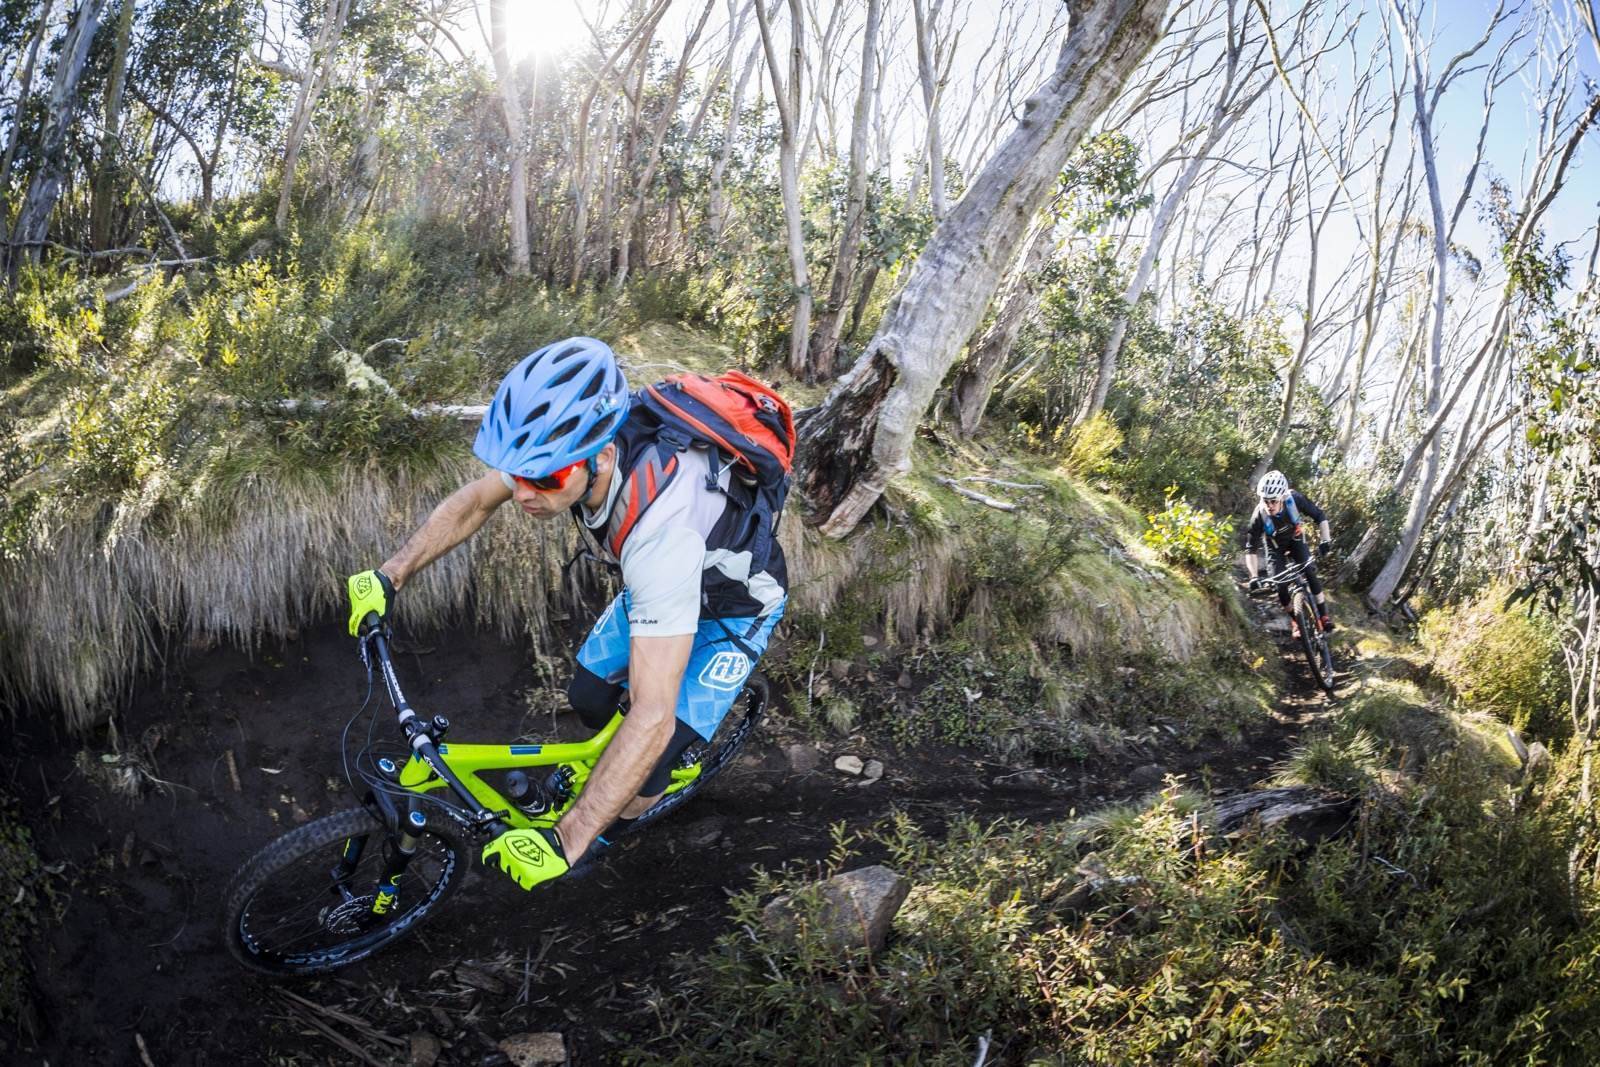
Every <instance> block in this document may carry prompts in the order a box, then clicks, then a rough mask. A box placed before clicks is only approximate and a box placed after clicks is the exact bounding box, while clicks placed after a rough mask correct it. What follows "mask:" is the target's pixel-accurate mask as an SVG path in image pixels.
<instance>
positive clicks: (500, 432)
mask: <svg viewBox="0 0 1600 1067" xmlns="http://www.w3.org/2000/svg"><path fill="white" fill-rule="evenodd" d="M627 417H628V382H627V379H625V378H624V377H623V376H622V371H621V369H619V368H618V367H617V357H616V355H615V354H614V353H613V352H612V351H611V348H610V346H609V345H607V344H606V343H605V342H604V341H597V340H595V339H594V338H593V337H569V338H567V339H566V340H565V341H557V342H556V343H555V344H551V345H545V346H544V347H543V348H541V349H539V350H538V351H537V352H535V353H533V354H532V355H530V356H528V357H527V358H525V359H524V360H523V361H522V362H521V363H518V364H517V365H516V366H515V367H513V368H512V370H511V373H510V374H508V375H506V376H505V380H504V381H502V382H501V383H500V388H498V389H496V390H495V394H494V400H492V401H491V402H490V403H489V410H488V411H486V412H485V413H484V416H483V425H482V426H479V427H478V439H477V440H476V441H474V442H473V443H472V451H473V454H474V455H476V456H477V457H478V458H479V459H481V460H483V461H484V462H485V463H487V464H488V465H489V466H491V467H493V468H494V469H496V470H501V471H505V472H506V473H507V474H514V475H520V476H521V477H523V478H543V477H544V476H545V475H547V474H550V473H552V472H553V471H558V470H560V469H561V468H563V467H569V466H571V465H572V464H574V463H577V462H578V461H580V460H585V459H589V458H590V457H592V456H593V455H594V454H595V453H596V452H599V451H600V450H601V449H602V448H604V447H605V446H606V442H607V441H610V440H611V438H612V437H614V436H616V433H617V429H618V428H619V427H620V426H621V425H622V420H623V419H625V418H627Z"/></svg>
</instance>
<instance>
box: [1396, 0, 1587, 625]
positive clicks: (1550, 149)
mask: <svg viewBox="0 0 1600 1067" xmlns="http://www.w3.org/2000/svg"><path fill="white" fill-rule="evenodd" d="M1392 2H1396V3H1397V2H1398V0H1392ZM1396 14H1397V16H1399V17H1400V21H1401V23H1402V26H1403V28H1404V31H1405V33H1406V38H1405V40H1406V48H1407V52H1408V55H1409V56H1410V58H1411V63H1412V74H1413V78H1414V82H1413V87H1412V91H1413V96H1414V103H1415V106H1414V110H1415V112H1416V124H1417V135H1418V141H1419V142H1420V144H1421V148H1422V161H1423V167H1424V175H1425V177H1426V179H1427V186H1428V199H1429V204H1430V206H1431V208H1432V211H1433V224H1434V267H1433V270H1434V278H1433V283H1434V294H1433V295H1434V300H1433V311H1432V322H1431V323H1430V326H1431V330H1432V332H1431V334H1430V338H1429V351H1428V356H1427V359H1426V362H1425V363H1424V367H1425V369H1426V370H1427V371H1428V379H1427V387H1426V406H1425V411H1426V414H1427V422H1426V424H1425V425H1424V427H1423V431H1422V434H1421V435H1420V437H1419V438H1418V440H1417V442H1416V443H1415V444H1414V445H1413V446H1412V449H1411V452H1410V454H1409V455H1408V456H1407V457H1406V460H1405V462H1404V463H1403V464H1402V466H1401V469H1400V473H1399V475H1398V476H1397V478H1396V480H1395V492H1396V493H1399V492H1403V491H1405V490H1406V489H1407V488H1408V487H1410V488H1411V490H1412V492H1411V499H1410V503H1409V505H1408V507H1407V511H1406V519H1405V522H1404V524H1403V525H1402V527H1401V533H1400V540H1399V543H1398V544H1396V545H1395V548H1394V551H1392V552H1391V553H1390V554H1389V558H1388V559H1387V560H1386V561H1385V562H1384V566H1383V569H1382V570H1381V571H1380V572H1379V574H1378V577H1377V578H1376V579H1375V580H1374V581H1373V583H1372V585H1371V586H1370V587H1369V588H1368V590H1367V594H1366V595H1367V600H1368V602H1369V603H1370V604H1372V605H1373V606H1374V607H1378V608H1382V607H1386V606H1387V605H1388V604H1389V602H1390V601H1391V600H1392V599H1393V597H1394V593H1395V590H1396V589H1398V588H1399V587H1400V583H1401V580H1402V579H1403V578H1404V577H1405V572H1406V568H1407V567H1409V566H1410V564H1411V559H1412V556H1413V555H1414V554H1415V552H1416V549H1417V545H1418V544H1419V543H1420V542H1421V540H1422V535H1423V531H1424V529H1425V527H1426V525H1427V521H1428V517H1429V516H1430V515H1431V514H1432V513H1433V511H1434V509H1435V504H1436V501H1435V499H1434V497H1435V494H1436V491H1437V487H1438V484H1439V477H1440V468H1441V462H1442V459H1443V452H1444V448H1443V442H1442V440H1441V436H1440V435H1441V433H1442V431H1443V429H1444V427H1445V425H1446V423H1447V421H1448V420H1449V417H1450V414H1451V411H1452V410H1453V409H1454V407H1455V405H1456V403H1457V402H1458V401H1459V400H1460V398H1461V397H1462V395H1463V394H1464V393H1465V391H1466V389H1467V387H1468V385H1469V384H1470V383H1471V382H1472V380H1473V379H1474V376H1475V375H1476V374H1477V373H1478V371H1479V369H1480V368H1485V369H1484V374H1485V376H1488V375H1489V374H1490V373H1492V371H1493V367H1494V365H1495V364H1494V361H1495V360H1498V359H1499V358H1500V356H1501V354H1502V353H1503V352H1504V349H1505V346H1506V342H1507V338H1508V337H1509V334H1510V330H1511V323H1512V318H1513V315H1514V311H1513V303H1514V301H1515V300H1516V298H1517V294H1518V287H1517V286H1516V285H1513V284H1510V283H1509V282H1508V284H1506V285H1504V286H1502V288H1501V291H1500V297H1499V301H1498V303H1497V305H1496V307H1495V312H1494V319H1493V322H1492V323H1491V324H1490V327H1489V329H1488V330H1487V331H1486V336H1485V338H1484V340H1483V342H1482V343H1481V344H1480V345H1479V346H1478V350H1477V351H1476V352H1475V353H1474V354H1473V355H1472V357H1471V358H1469V359H1468V360H1467V361H1466V364H1465V366H1464V367H1463V368H1462V369H1461V371H1460V372H1459V375H1458V377H1457V379H1456V382H1455V384H1454V386H1453V387H1452V388H1451V389H1450V392H1449V395H1448V396H1445V395H1444V393H1443V366H1442V349H1443V318H1444V305H1445V290H1446V286H1445V267H1446V262H1447V257H1448V255H1449V247H1448V241H1447V234H1448V232H1449V231H1448V230H1447V229H1446V227H1445V222H1444V206H1443V199H1442V197H1441V195H1440V192H1439V180H1438V169H1437V163H1436V158H1435V146H1434V144H1433V133H1432V117H1433V108H1434V106H1436V105H1437V102H1438V99H1439V97H1440V96H1441V95H1442V93H1443V86H1445V85H1447V84H1448V82H1449V78H1450V76H1451V72H1452V70H1453V69H1454V68H1455V67H1456V66H1457V65H1458V64H1459V63H1460V62H1462V61H1463V60H1464V59H1465V58H1467V57H1469V56H1470V55H1471V51H1468V52H1465V53H1462V54H1461V55H1459V56H1457V57H1456V58H1455V59H1454V60H1452V61H1451V65H1450V66H1449V67H1447V68H1446V70H1445V73H1444V74H1443V75H1442V76H1441V78H1440V81H1439V87H1438V88H1436V89H1435V91H1434V92H1433V94H1432V98H1431V100H1427V101H1425V100H1424V85H1425V79H1424V77H1423V70H1422V66H1421V54H1420V50H1419V47H1418V44H1417V41H1416V35H1417V33H1418V28H1417V26H1416V25H1415V23H1414V22H1412V21H1410V20H1408V19H1407V18H1406V17H1405V14H1404V13H1403V12H1400V11H1398V10H1397V12H1396ZM1499 19H1500V13H1499V11H1497V12H1496V14H1495V18H1494V20H1493V21H1491V24H1490V29H1491V30H1492V29H1493V28H1494V26H1495V25H1497V24H1498V22H1499ZM1486 39H1487V34H1486V35H1485V40H1486ZM1502 54H1503V50H1502ZM1572 54H1573V53H1572V51H1571V50H1570V49H1565V50H1558V54H1557V56H1556V57H1555V58H1554V66H1555V67H1556V68H1557V69H1556V73H1555V74H1554V75H1553V76H1552V77H1553V78H1554V79H1556V80H1557V81H1559V79H1560V78H1561V77H1563V74H1564V72H1570V70H1571V67H1570V64H1571V56H1572ZM1498 66H1499V59H1498V58H1497V60H1496V63H1495V65H1494V66H1493V67H1491V74H1490V78H1491V80H1492V79H1493V78H1494V77H1495V73H1494V72H1495V71H1496V70H1497V69H1498ZM1507 80H1509V77H1508V78H1507ZM1544 99H1545V101H1546V103H1545V107H1546V108H1554V109H1555V111H1554V112H1552V113H1550V114H1545V115H1541V116H1540V119H1541V121H1540V123H1539V131H1540V132H1539V143H1538V144H1537V146H1536V151H1535V153H1534V157H1533V158H1534V167H1533V170H1532V177H1531V179H1530V182H1529V186H1528V189H1527V190H1526V192H1525V194H1524V196H1523V199H1522V202H1521V204H1520V206H1519V209H1518V211H1517V212H1516V214H1515V216H1514V217H1515V219H1516V226H1515V229H1514V230H1513V232H1512V233H1511V234H1510V236H1509V238H1508V239H1507V240H1506V241H1505V244H1504V248H1503V249H1502V253H1501V254H1502V256H1503V257H1504V258H1505V260H1506V261H1507V262H1514V261H1515V260H1516V258H1517V257H1518V256H1520V255H1521V254H1522V253H1523V251H1524V250H1526V249H1527V248H1528V247H1529V246H1530V244H1532V243H1534V242H1536V240H1537V238H1538V230H1539V224H1540V222H1541V220H1542V219H1543V217H1544V214H1545V212H1546V211H1548V210H1549V207H1550V205H1551V204H1552V203H1553V202H1554V200H1555V198H1556V195H1557V194H1558V193H1559V192H1560V191H1561V189H1562V187H1563V186H1564V185H1565V182H1566V174H1567V168H1568V166H1569V165H1570V164H1571V162H1572V159H1573V156H1574V154H1575V153H1576V151H1577V148H1578V145H1579V144H1580V143H1581V142H1582V141H1583V140H1584V138H1585V136H1586V135H1587V134H1588V133H1589V131H1590V130H1591V129H1592V128H1593V126H1594V123H1595V122H1596V120H1597V118H1600V93H1597V94H1593V95H1592V96H1591V97H1590V99H1589V102H1588V104H1587V105H1586V106H1585V107H1584V108H1583V109H1582V110H1581V111H1580V112H1579V113H1578V114H1577V115H1576V116H1574V117H1573V118H1572V120H1571V121H1570V122H1569V123H1567V124H1566V126H1565V129H1562V123H1561V122H1560V114H1559V111H1560V101H1562V100H1564V99H1565V97H1564V95H1563V94H1560V93H1547V95H1546V96H1545V97H1544ZM1551 101H1555V102H1554V103H1551ZM1480 145H1481V140H1480ZM1474 171H1475V168H1474ZM1471 174H1472V172H1469V176H1468V180H1469V181H1470V180H1471ZM1465 199H1466V197H1465V195H1464V194H1463V196H1462V197H1461V198H1459V199H1458V201H1457V206H1456V211H1455V213H1454V214H1455V217H1457V218H1459V216H1460V213H1461V209H1462V206H1463V204H1464V202H1465ZM1452 225H1453V221H1452ZM1486 361H1487V362H1488V365H1487V367H1486V366H1485V365H1486ZM1480 387H1481V385H1480ZM1460 432H1462V433H1470V432H1472V427H1471V426H1470V425H1465V426H1463V427H1461V431H1460Z"/></svg>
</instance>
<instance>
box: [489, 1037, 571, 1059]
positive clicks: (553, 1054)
mask: <svg viewBox="0 0 1600 1067" xmlns="http://www.w3.org/2000/svg"><path fill="white" fill-rule="evenodd" d="M500 1051H501V1052H504V1053H505V1054H506V1058H507V1059H508V1060H510V1061H511V1062H512V1064H514V1065H515V1067H536V1065H539V1064H551V1063H566V1062H567V1042H566V1039H565V1038H564V1037H562V1036H561V1035H560V1034H558V1033H554V1032H551V1033H544V1034H513V1035H512V1036H510V1037H508V1038H506V1039H505V1040H503V1041H501V1042H500Z"/></svg>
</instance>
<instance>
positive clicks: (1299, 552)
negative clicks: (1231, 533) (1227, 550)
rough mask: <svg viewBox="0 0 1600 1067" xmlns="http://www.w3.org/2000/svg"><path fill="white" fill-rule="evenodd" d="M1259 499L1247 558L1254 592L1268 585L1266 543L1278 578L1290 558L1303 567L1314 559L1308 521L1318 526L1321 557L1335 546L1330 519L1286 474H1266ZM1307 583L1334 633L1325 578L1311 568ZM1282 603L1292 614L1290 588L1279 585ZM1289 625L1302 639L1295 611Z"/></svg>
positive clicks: (1259, 487)
mask: <svg viewBox="0 0 1600 1067" xmlns="http://www.w3.org/2000/svg"><path fill="white" fill-rule="evenodd" d="M1256 496H1257V497H1258V498H1259V499H1260V502H1259V503H1258V504H1257V505H1256V510H1255V513H1254V514H1253V515H1252V516H1251V519H1250V529H1249V532H1248V534H1247V540H1246V544H1245V557H1244V566H1245V570H1246V571H1248V572H1249V574H1250V589H1251V591H1255V590H1257V589H1261V588H1263V587H1264V586H1265V585H1266V584H1267V583H1266V582H1265V580H1263V579H1262V578H1261V577H1260V574H1261V545H1262V542H1263V541H1265V542H1266V546H1267V563H1268V566H1269V567H1270V568H1271V573H1272V574H1274V575H1276V574H1277V573H1278V572H1279V571H1281V570H1283V568H1284V566H1285V559H1286V557H1291V556H1292V557H1293V558H1294V561H1295V562H1296V563H1300V564H1304V563H1306V562H1307V561H1309V560H1310V559H1311V550H1310V549H1309V548H1307V547H1306V535H1305V520H1306V519H1310V520H1312V521H1313V522H1315V523H1316V524H1317V558H1318V559H1325V558H1326V557H1327V555H1328V550H1329V549H1330V548H1331V547H1332V546H1333V535H1332V534H1331V533H1330V532H1329V531H1328V516H1327V515H1325V514H1323V511H1322V509H1321V508H1319V507H1317V505H1316V504H1313V503H1312V502H1311V500H1310V499H1309V498H1308V497H1307V496H1306V495H1305V494H1304V493H1302V492H1300V491H1299V490H1297V489H1290V488H1289V479H1288V478H1286V477H1284V475H1283V472H1282V471H1268V472H1267V473H1266V474H1264V475H1262V478H1261V481H1260V482H1259V483H1257V485H1256ZM1306 583H1307V584H1308V585H1310V586H1311V595H1312V596H1314V597H1316V600H1317V614H1318V615H1320V616H1321V619H1320V621H1321V623H1322V628H1323V630H1324V631H1326V632H1329V633H1331V632H1333V620H1332V619H1331V618H1329V617H1328V601H1327V597H1326V595H1325V594H1324V593H1323V591H1322V579H1320V578H1318V577H1317V569H1316V567H1315V566H1312V567H1310V568H1308V569H1307V571H1306ZM1278 603H1279V604H1281V605H1282V606H1283V609H1284V611H1286V612H1287V611H1289V587H1288V586H1286V585H1280V586H1278ZM1289 625H1290V627H1291V628H1292V629H1293V631H1294V636H1295V638H1296V639H1298V638H1299V637H1300V624H1299V623H1298V622H1297V621H1295V618H1294V614H1293V613H1292V612H1290V614H1289Z"/></svg>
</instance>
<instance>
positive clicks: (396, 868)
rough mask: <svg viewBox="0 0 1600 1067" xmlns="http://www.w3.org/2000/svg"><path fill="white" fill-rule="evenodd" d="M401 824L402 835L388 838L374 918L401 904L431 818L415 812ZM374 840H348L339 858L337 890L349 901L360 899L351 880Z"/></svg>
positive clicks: (335, 877) (364, 837) (366, 836)
mask: <svg viewBox="0 0 1600 1067" xmlns="http://www.w3.org/2000/svg"><path fill="white" fill-rule="evenodd" d="M400 823H401V829H400V832H399V833H398V835H395V836H389V837H385V838H384V843H383V873H382V875H381V876H380V877H379V878H378V890H377V892H376V893H375V894H374V895H373V898H372V906H371V908H370V909H369V910H370V911H371V912H372V914H374V915H387V914H389V913H390V912H391V911H393V910H394V907H395V905H396V904H397V903H398V902H399V900H400V878H401V876H402V875H404V874H405V873H406V868H407V867H408V866H409V865H410V863H411V859H412V857H414V856H415V855H416V854H417V842H418V841H419V840H420V839H421V836H422V831H423V830H425V829H427V826H428V817H427V816H426V815H425V814H423V813H422V812H420V811H417V810H415V809H413V810H411V811H408V812H406V814H405V817H404V818H403V819H401V820H400ZM371 836H372V835H370V834H364V835H362V836H360V837H350V838H346V839H345V843H344V849H343V850H342V851H341V852H340V854H339V864H338V866H336V867H335V868H334V869H333V883H334V889H335V891H336V892H337V893H338V894H339V895H340V896H342V897H343V898H344V899H345V900H346V901H351V900H355V899H356V896H357V894H356V893H354V892H352V891H351V888H350V879H351V876H352V875H354V874H355V871H356V867H358V866H359V865H360V863H361V857H362V855H363V854H364V853H365V851H366V849H367V844H368V841H369V839H370V838H371Z"/></svg>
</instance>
